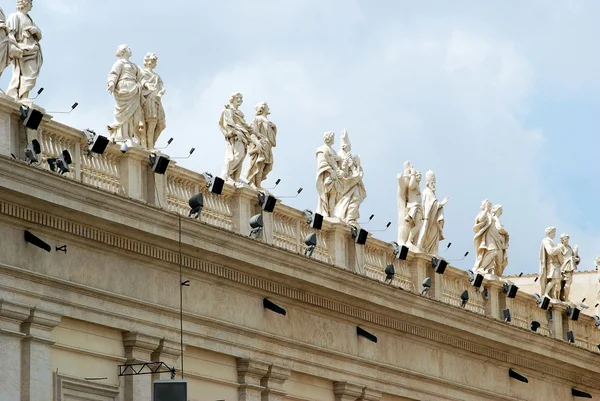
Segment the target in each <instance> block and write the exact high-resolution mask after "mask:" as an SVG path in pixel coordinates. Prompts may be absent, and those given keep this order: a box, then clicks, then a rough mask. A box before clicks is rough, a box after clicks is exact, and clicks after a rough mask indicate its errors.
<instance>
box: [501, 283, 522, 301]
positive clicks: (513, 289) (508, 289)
mask: <svg viewBox="0 0 600 401" xmlns="http://www.w3.org/2000/svg"><path fill="white" fill-rule="evenodd" d="M503 291H504V293H505V294H506V297H507V298H514V297H516V296H517V291H519V287H517V286H516V285H514V284H513V283H504V286H503Z"/></svg>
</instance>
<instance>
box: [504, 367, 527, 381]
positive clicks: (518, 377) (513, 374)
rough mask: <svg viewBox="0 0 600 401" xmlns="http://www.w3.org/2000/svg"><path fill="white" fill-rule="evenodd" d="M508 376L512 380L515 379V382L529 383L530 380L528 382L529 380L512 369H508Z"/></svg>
mask: <svg viewBox="0 0 600 401" xmlns="http://www.w3.org/2000/svg"><path fill="white" fill-rule="evenodd" d="M508 376H509V377H511V378H513V379H515V380H518V381H520V382H523V383H529V380H527V378H526V377H525V376H523V375H521V374H519V373H517V372H515V371H514V370H512V369H508Z"/></svg>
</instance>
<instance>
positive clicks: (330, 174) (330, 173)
mask: <svg viewBox="0 0 600 401" xmlns="http://www.w3.org/2000/svg"><path fill="white" fill-rule="evenodd" d="M323 142H324V143H323V145H321V146H319V147H318V148H317V152H316V153H317V194H318V195H319V199H318V203H317V209H316V213H319V214H321V215H322V216H323V217H333V216H334V210H335V206H336V205H337V202H338V200H339V196H340V193H341V192H342V180H341V177H342V171H341V169H340V161H341V160H340V157H339V156H338V154H337V153H335V151H334V150H333V148H332V147H331V146H332V145H333V142H334V133H333V132H331V131H327V132H325V133H324V134H323Z"/></svg>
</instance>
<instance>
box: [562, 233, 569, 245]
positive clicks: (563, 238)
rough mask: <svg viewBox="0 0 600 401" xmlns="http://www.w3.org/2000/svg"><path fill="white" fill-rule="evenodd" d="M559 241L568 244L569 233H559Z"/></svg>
mask: <svg viewBox="0 0 600 401" xmlns="http://www.w3.org/2000/svg"><path fill="white" fill-rule="evenodd" d="M560 243H561V244H563V245H569V234H567V233H563V234H561V235H560Z"/></svg>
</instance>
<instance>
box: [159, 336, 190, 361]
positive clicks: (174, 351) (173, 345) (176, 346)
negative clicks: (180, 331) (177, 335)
mask: <svg viewBox="0 0 600 401" xmlns="http://www.w3.org/2000/svg"><path fill="white" fill-rule="evenodd" d="M183 348H184V349H185V344H184V345H183ZM154 352H156V353H159V354H164V355H167V356H169V357H171V358H178V357H179V355H180V354H181V346H180V343H179V342H178V341H173V340H167V339H166V338H162V339H161V340H160V343H159V345H158V348H157V349H156V350H155V351H154Z"/></svg>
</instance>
